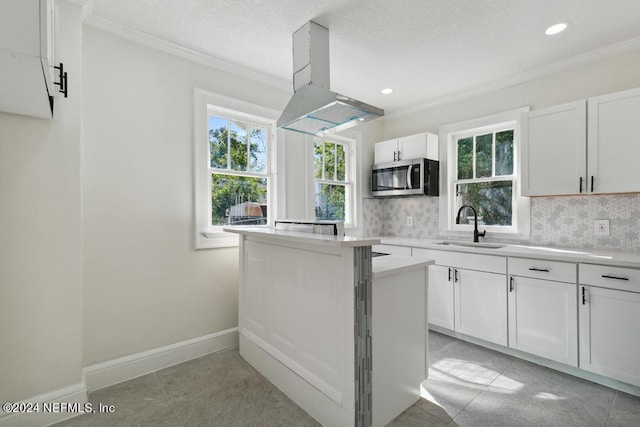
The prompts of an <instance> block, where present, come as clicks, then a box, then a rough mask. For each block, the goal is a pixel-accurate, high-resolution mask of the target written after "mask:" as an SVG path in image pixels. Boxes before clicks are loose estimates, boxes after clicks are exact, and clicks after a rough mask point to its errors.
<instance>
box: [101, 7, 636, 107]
mask: <svg viewBox="0 0 640 427" xmlns="http://www.w3.org/2000/svg"><path fill="white" fill-rule="evenodd" d="M92 14H93V15H94V16H96V17H98V18H101V19H104V20H107V21H111V22H112V23H115V24H117V25H118V26H124V27H128V28H131V29H134V30H137V31H140V32H143V33H146V34H149V35H152V36H155V37H158V38H161V39H164V40H167V41H170V42H173V43H175V44H178V45H180V46H183V47H186V48H189V49H192V50H195V51H197V52H200V53H203V54H206V55H209V56H211V57H214V58H216V59H219V60H223V61H226V62H229V63H232V64H235V65H238V66H241V67H244V68H247V69H249V70H252V71H257V72H259V73H261V74H264V75H267V76H269V77H272V78H275V79H278V80H281V81H283V82H288V83H290V82H291V75H292V55H291V36H292V34H293V32H294V31H295V30H296V29H298V28H299V27H300V26H302V25H303V24H304V23H305V22H307V21H309V20H314V21H316V22H318V23H319V24H321V25H323V26H325V27H327V28H328V29H329V35H330V52H331V89H332V90H334V91H336V92H339V93H342V94H344V95H347V96H351V97H353V98H357V99H359V100H361V101H364V102H367V103H370V104H373V105H375V106H378V107H381V108H384V109H385V110H386V112H387V113H393V112H402V111H407V110H408V109H411V108H415V107H419V106H421V105H426V104H429V103H434V102H438V101H439V100H443V99H447V98H451V97H454V96H457V95H458V94H460V93H463V92H465V91H469V90H476V89H479V88H482V87H487V86H489V85H499V84H500V82H501V81H503V82H504V81H507V80H514V79H518V78H519V77H520V78H524V76H526V75H527V73H529V75H530V74H531V73H532V72H535V71H536V70H540V69H545V68H549V67H553V66H554V64H555V65H558V64H559V63H563V62H564V63H566V62H567V60H568V59H570V58H573V57H576V56H584V55H586V54H588V53H589V52H593V51H602V50H603V49H605V48H607V47H609V46H611V45H619V44H620V43H622V42H627V45H630V46H634V47H636V48H637V47H640V0H315V1H310V0H273V1H266V0H95V1H94V7H93V12H92ZM559 21H568V22H569V23H570V26H569V29H568V30H567V31H565V32H564V33H561V34H559V35H556V36H552V37H549V36H546V35H545V34H544V30H545V28H547V27H548V26H549V25H551V24H554V23H556V22H559ZM89 22H91V20H89ZM105 22H106V21H105ZM385 87H393V88H395V92H394V93H393V94H392V95H387V96H384V95H381V94H380V90H381V89H382V88H385Z"/></svg>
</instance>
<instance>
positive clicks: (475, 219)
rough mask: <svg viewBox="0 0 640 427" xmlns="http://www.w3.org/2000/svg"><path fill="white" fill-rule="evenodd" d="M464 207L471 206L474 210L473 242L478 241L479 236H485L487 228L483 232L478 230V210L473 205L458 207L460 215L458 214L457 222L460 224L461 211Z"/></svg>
mask: <svg viewBox="0 0 640 427" xmlns="http://www.w3.org/2000/svg"><path fill="white" fill-rule="evenodd" d="M464 208H469V209H471V210H472V211H473V224H474V225H473V242H474V243H478V242H479V240H478V237H484V235H485V234H487V230H484V231H483V232H482V233H481V232H479V231H478V212H477V211H476V208H474V207H473V206H471V205H462V206H460V209H458V215H456V224H460V212H462V210H463V209H464Z"/></svg>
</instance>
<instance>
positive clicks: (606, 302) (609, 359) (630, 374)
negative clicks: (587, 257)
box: [578, 264, 640, 387]
mask: <svg viewBox="0 0 640 427" xmlns="http://www.w3.org/2000/svg"><path fill="white" fill-rule="evenodd" d="M579 281H580V286H579V289H578V319H579V330H580V362H579V366H580V368H581V369H584V370H586V371H590V372H594V373H596V374H600V375H604V376H607V377H610V378H614V379H616V380H619V381H622V382H625V383H627V384H631V385H634V386H639V387H640V363H638V361H639V360H640V332H638V331H639V330H638V325H640V270H638V269H632V268H621V267H608V266H604V265H592V264H580V265H579Z"/></svg>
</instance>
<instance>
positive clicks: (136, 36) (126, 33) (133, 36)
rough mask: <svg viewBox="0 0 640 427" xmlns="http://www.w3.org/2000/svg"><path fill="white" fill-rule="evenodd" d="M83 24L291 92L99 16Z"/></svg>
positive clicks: (255, 74) (277, 83)
mask: <svg viewBox="0 0 640 427" xmlns="http://www.w3.org/2000/svg"><path fill="white" fill-rule="evenodd" d="M77 1H83V0H77ZM88 1H90V2H92V1H93V0H88ZM84 22H85V24H87V25H89V26H91V27H94V28H97V29H100V30H102V31H106V32H108V33H111V34H115V35H117V36H120V37H122V38H124V39H127V40H131V41H133V42H136V43H139V44H142V45H144V46H147V47H150V48H152V49H156V50H159V51H162V52H165V53H169V54H171V55H175V56H178V57H180V58H183V59H187V60H189V61H193V62H196V63H198V64H201V65H205V66H207V67H211V68H215V69H218V70H221V71H224V72H227V73H229V74H233V75H236V76H240V77H243V78H246V79H248V80H252V81H254V82H256V83H261V84H264V85H267V86H270V87H273V88H275V89H279V90H283V91H287V92H292V91H293V85H292V83H291V82H286V81H284V80H280V79H278V78H275V77H271V76H267V75H265V74H262V73H259V72H257V71H254V70H251V69H249V68H245V67H242V66H239V65H235V64H232V63H230V62H228V61H225V60H222V59H220V58H216V57H214V56H211V55H207V54H205V53H202V52H199V51H197V50H194V49H190V48H188V47H185V46H182V45H179V44H177V43H174V42H170V41H168V40H165V39H162V38H160V37H157V36H154V35H151V34H148V33H145V32H142V31H139V30H135V29H133V28H131V27H127V26H126V25H122V24H119V23H116V22H113V21H111V20H109V19H106V18H103V17H101V16H97V15H90V16H88V17H87V18H86V19H85V21H84Z"/></svg>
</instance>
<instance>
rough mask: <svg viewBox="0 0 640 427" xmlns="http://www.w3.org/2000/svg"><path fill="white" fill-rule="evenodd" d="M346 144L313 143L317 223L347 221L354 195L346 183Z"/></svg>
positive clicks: (347, 149) (315, 141) (319, 140)
mask: <svg viewBox="0 0 640 427" xmlns="http://www.w3.org/2000/svg"><path fill="white" fill-rule="evenodd" d="M348 152H349V147H348V146H346V145H345V144H343V143H339V142H332V141H325V140H322V139H318V138H316V139H315V140H314V142H313V153H314V156H313V163H314V168H313V170H314V190H315V191H314V194H315V198H314V200H315V215H316V219H318V220H340V221H344V220H345V218H347V215H346V209H345V208H346V201H347V200H349V194H350V193H351V182H349V181H347V168H348V166H349V165H348V162H347V153H348Z"/></svg>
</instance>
